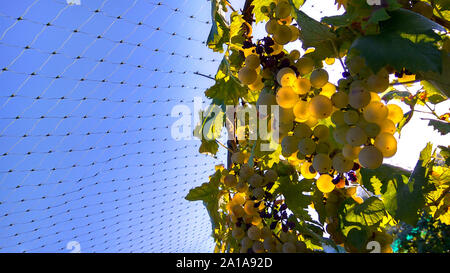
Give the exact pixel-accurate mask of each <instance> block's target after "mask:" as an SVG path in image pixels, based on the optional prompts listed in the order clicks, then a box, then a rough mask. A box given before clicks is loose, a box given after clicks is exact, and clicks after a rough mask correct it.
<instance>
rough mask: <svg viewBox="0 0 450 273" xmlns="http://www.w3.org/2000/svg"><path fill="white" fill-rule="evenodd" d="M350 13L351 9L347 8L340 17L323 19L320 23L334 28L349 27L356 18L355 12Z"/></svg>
mask: <svg viewBox="0 0 450 273" xmlns="http://www.w3.org/2000/svg"><path fill="white" fill-rule="evenodd" d="M351 11H352V9H350V8H349V9H347V11H346V12H345V13H344V14H342V15H335V16H326V17H323V18H322V20H321V22H322V23H325V24H328V25H332V26H335V27H347V26H350V25H351V24H352V23H353V21H355V20H356V19H357V18H358V14H357V13H356V12H351Z"/></svg>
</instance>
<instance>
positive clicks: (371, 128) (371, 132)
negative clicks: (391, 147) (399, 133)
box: [364, 123, 381, 138]
mask: <svg viewBox="0 0 450 273" xmlns="http://www.w3.org/2000/svg"><path fill="white" fill-rule="evenodd" d="M364 132H366V134H367V136H368V137H371V138H374V137H376V136H377V135H378V134H379V133H380V132H381V128H380V126H378V124H376V123H368V124H367V125H366V126H364Z"/></svg>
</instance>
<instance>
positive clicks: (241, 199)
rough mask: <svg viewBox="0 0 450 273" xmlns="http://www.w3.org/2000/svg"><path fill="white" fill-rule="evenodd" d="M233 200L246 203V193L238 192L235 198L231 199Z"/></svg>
mask: <svg viewBox="0 0 450 273" xmlns="http://www.w3.org/2000/svg"><path fill="white" fill-rule="evenodd" d="M231 202H233V203H235V204H238V205H241V206H242V205H244V203H245V195H243V194H241V193H236V194H235V195H234V196H233V199H232V200H231Z"/></svg>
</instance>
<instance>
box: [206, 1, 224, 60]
mask: <svg viewBox="0 0 450 273" xmlns="http://www.w3.org/2000/svg"><path fill="white" fill-rule="evenodd" d="M222 2H223V1H222V0H212V1H211V21H212V26H211V31H210V32H209V35H208V39H207V44H208V47H209V48H211V49H212V50H213V51H215V52H223V44H224V43H226V42H228V41H229V40H230V27H229V26H228V23H227V21H226V20H225V18H224V16H223V10H222V7H223V3H222Z"/></svg>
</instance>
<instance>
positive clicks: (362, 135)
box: [345, 126, 367, 146]
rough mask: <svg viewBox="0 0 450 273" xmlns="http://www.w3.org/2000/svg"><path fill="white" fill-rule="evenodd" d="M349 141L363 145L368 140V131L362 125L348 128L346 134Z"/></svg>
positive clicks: (353, 144)
mask: <svg viewBox="0 0 450 273" xmlns="http://www.w3.org/2000/svg"><path fill="white" fill-rule="evenodd" d="M345 138H346V140H347V143H348V144H350V145H352V146H361V145H363V144H364V143H366V141H367V135H366V132H364V130H363V129H362V128H361V127H358V126H355V127H351V128H350V129H348V131H347V134H346V136H345Z"/></svg>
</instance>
